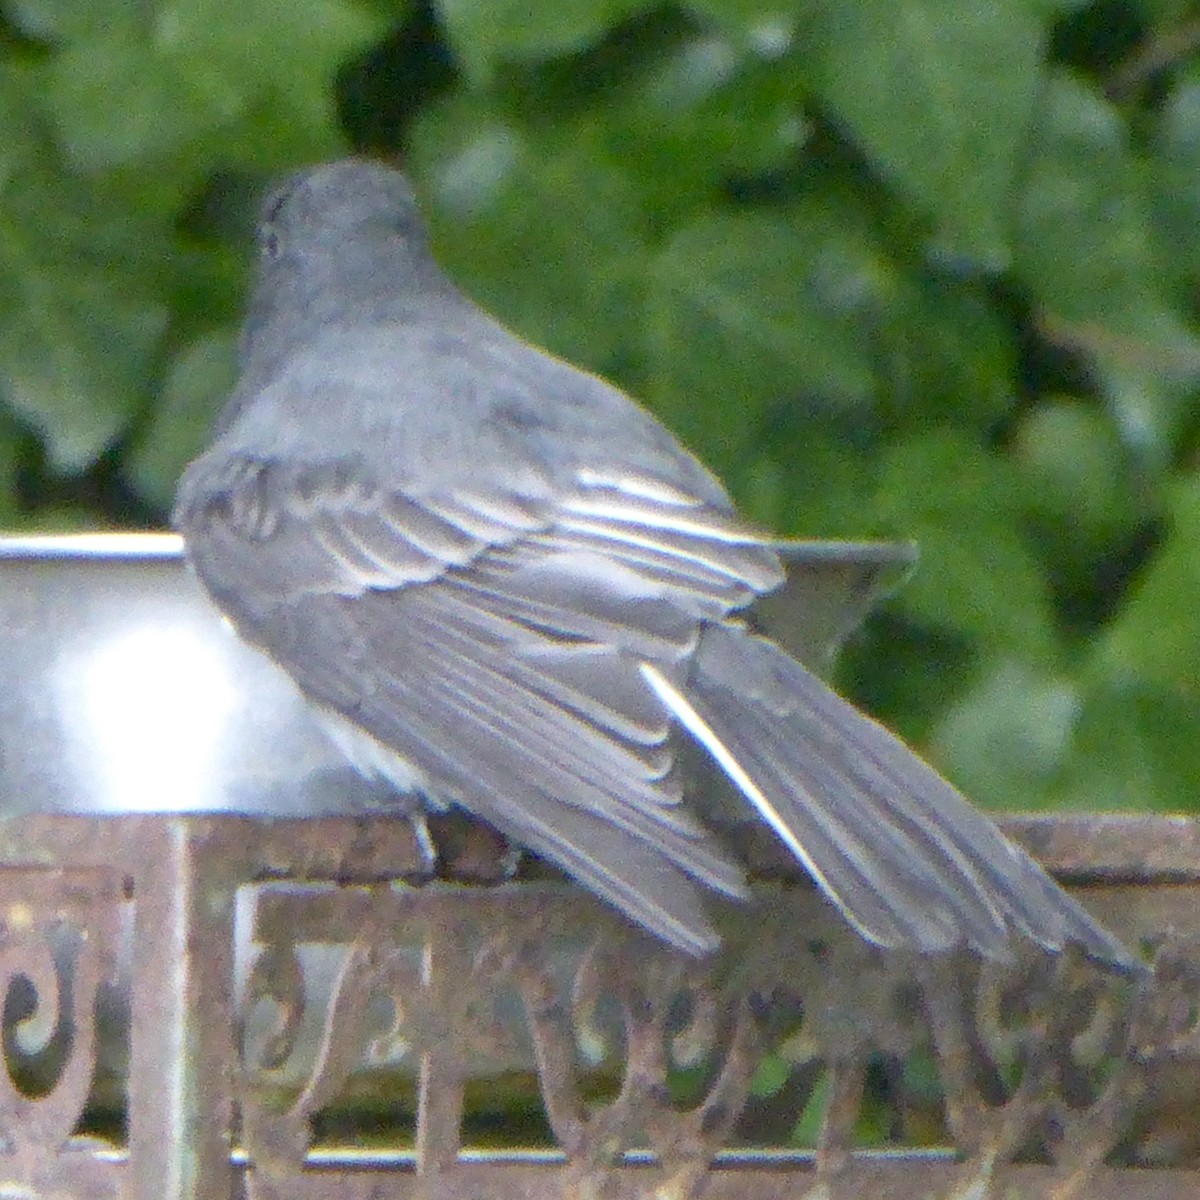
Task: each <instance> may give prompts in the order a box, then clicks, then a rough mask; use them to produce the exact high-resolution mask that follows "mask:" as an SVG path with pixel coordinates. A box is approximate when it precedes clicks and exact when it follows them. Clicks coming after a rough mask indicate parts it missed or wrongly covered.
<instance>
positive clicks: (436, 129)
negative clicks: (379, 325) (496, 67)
mask: <svg viewBox="0 0 1200 1200" xmlns="http://www.w3.org/2000/svg"><path fill="white" fill-rule="evenodd" d="M572 134H573V131H571V130H565V131H562V132H560V133H537V134H535V133H532V132H527V131H525V130H523V129H521V128H520V127H518V126H517V125H515V124H514V123H512V122H511V121H510V120H508V119H506V118H504V117H502V116H500V115H498V114H496V113H495V112H493V111H492V110H491V109H490V108H488V107H487V106H480V105H478V104H476V102H475V101H473V100H465V101H459V102H458V103H455V104H451V105H447V106H444V107H440V108H437V109H435V110H433V111H432V112H431V113H429V114H428V115H427V116H426V117H425V118H423V119H422V120H421V121H419V122H418V123H417V125H416V127H415V128H414V131H413V137H412V160H411V161H412V168H413V173H414V175H415V176H416V178H417V179H418V181H419V183H420V184H421V186H422V190H423V191H424V192H426V193H427V194H428V195H429V197H430V199H431V201H432V202H433V203H432V204H431V205H429V206H428V208H429V216H430V220H431V224H432V226H433V230H434V235H435V241H436V243H437V245H438V257H439V259H440V260H441V262H442V264H443V265H444V266H445V267H446V269H447V270H448V271H449V272H450V274H451V275H452V276H454V277H455V278H456V279H457V280H458V281H459V283H460V284H461V285H462V286H463V287H464V288H465V289H466V290H467V291H468V292H469V293H470V294H471V295H472V296H473V297H474V298H475V299H476V300H477V301H479V303H481V304H483V305H484V306H485V307H486V308H488V309H490V310H491V311H492V312H494V313H495V314H496V315H497V316H498V317H499V318H500V319H501V320H503V321H504V322H505V323H506V324H508V325H511V326H512V327H513V328H515V329H516V330H517V331H518V332H520V333H521V334H523V335H524V336H525V337H527V338H529V339H530V340H531V341H533V342H535V343H537V344H538V345H542V346H546V347H547V348H549V349H550V350H552V351H554V352H555V353H557V354H560V355H562V356H563V357H564V358H567V359H570V360H571V361H573V362H578V363H581V364H583V365H586V366H588V367H589V368H591V369H592V370H596V371H601V372H611V371H613V370H614V369H615V368H617V367H618V366H619V365H620V363H621V360H622V358H623V357H624V353H625V347H626V346H627V345H628V342H629V339H630V338H631V336H632V334H633V332H634V331H635V330H636V328H637V316H638V313H637V309H638V298H639V295H640V288H641V280H640V272H641V271H642V270H643V269H644V260H645V255H646V241H647V237H648V223H649V218H648V214H647V213H646V212H645V210H644V209H643V207H642V203H641V197H640V195H639V193H638V191H637V188H636V180H634V179H632V178H630V177H629V176H628V175H627V174H625V173H624V172H622V171H620V170H619V169H618V168H617V167H616V166H615V165H614V164H612V163H611V162H609V161H608V160H607V159H606V157H605V156H604V155H603V153H601V152H598V151H597V148H596V146H595V145H594V144H593V143H592V142H590V141H588V140H586V139H585V138H582V137H576V136H572Z"/></svg>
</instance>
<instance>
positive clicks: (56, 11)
mask: <svg viewBox="0 0 1200 1200" xmlns="http://www.w3.org/2000/svg"><path fill="white" fill-rule="evenodd" d="M4 11H5V14H6V15H7V16H8V18H9V19H10V20H11V21H12V22H13V24H14V25H15V26H16V27H17V28H18V29H19V30H20V31H21V32H22V33H23V34H24V35H25V36H26V37H29V38H34V39H37V40H38V41H46V42H62V41H86V40H91V39H95V38H99V37H102V36H103V35H105V34H111V33H113V32H114V31H121V32H124V33H126V34H130V35H132V34H134V33H135V32H136V30H137V26H138V24H139V22H140V20H141V18H142V16H143V13H144V6H143V5H142V4H141V3H140V2H139V0H88V3H86V4H80V3H79V0H6V3H5V5H4Z"/></svg>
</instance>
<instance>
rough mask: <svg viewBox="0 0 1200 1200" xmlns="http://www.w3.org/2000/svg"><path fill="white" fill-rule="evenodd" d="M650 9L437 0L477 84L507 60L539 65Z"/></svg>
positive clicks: (610, 3) (632, 2)
mask: <svg viewBox="0 0 1200 1200" xmlns="http://www.w3.org/2000/svg"><path fill="white" fill-rule="evenodd" d="M650 7H652V5H650V4H649V3H648V2H647V0H557V2H556V3H554V4H543V5H540V6H538V7H537V8H536V9H531V8H530V6H529V4H527V3H522V2H521V0H487V2H486V3H480V0H438V2H437V10H438V13H439V14H440V16H441V20H442V23H443V24H444V25H445V28H446V33H447V36H448V37H449V39H450V44H451V46H452V47H453V48H454V52H455V54H456V55H457V57H458V58H459V60H460V61H461V63H462V65H463V67H464V69H465V70H466V72H467V74H468V75H470V76H471V77H472V78H473V79H475V80H476V81H477V82H482V81H485V80H487V79H488V78H489V77H490V75H491V73H492V72H493V70H494V69H495V68H496V67H497V66H498V65H499V64H500V63H502V62H505V61H515V62H528V61H535V60H537V59H544V58H552V57H554V56H556V55H560V54H566V53H568V52H569V51H572V50H580V49H582V48H583V47H585V46H588V45H591V44H592V43H594V42H596V41H598V40H599V39H600V37H601V36H602V35H603V34H605V33H606V32H607V31H608V30H609V29H611V28H612V27H613V26H614V25H617V24H619V23H620V22H621V21H624V20H626V19H627V18H628V17H630V16H632V15H633V14H634V13H637V12H641V11H643V10H645V9H648V8H650Z"/></svg>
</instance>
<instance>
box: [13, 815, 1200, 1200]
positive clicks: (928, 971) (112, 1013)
mask: <svg viewBox="0 0 1200 1200" xmlns="http://www.w3.org/2000/svg"><path fill="white" fill-rule="evenodd" d="M0 829H2V833H0V854H2V859H3V863H4V864H5V866H4V869H3V870H0V917H2V926H0V929H2V939H0V971H2V973H3V985H4V989H5V997H6V1000H5V1009H4V1017H5V1042H4V1049H5V1064H6V1067H7V1069H6V1070H5V1071H0V1089H2V1091H0V1123H2V1138H3V1152H2V1153H0V1196H5V1197H8V1196H14V1197H15V1196H27V1195H44V1196H54V1197H56V1198H66V1197H79V1198H83V1197H87V1198H88V1200H92V1198H94V1197H101V1198H102V1197H114V1198H115V1197H134V1198H137V1200H150V1198H151V1197H154V1200H160V1198H163V1197H168V1198H173V1197H185V1196H186V1197H204V1198H208V1197H213V1198H218V1197H219V1198H220V1200H226V1197H230V1196H235V1197H237V1196H247V1197H256V1198H262V1200H267V1198H273V1197H279V1198H281V1200H282V1198H284V1197H287V1198H288V1200H307V1198H310V1197H311V1198H316V1197H326V1196H328V1197H334V1196H337V1197H349V1198H350V1200H356V1198H358V1197H363V1198H365V1197H377V1198H379V1200H383V1198H386V1197H393V1196H394V1197H407V1196H410V1195H411V1196H445V1197H497V1198H500V1197H508V1196H514V1197H515V1196H555V1195H564V1196H577V1197H590V1196H595V1197H601V1196H650V1195H653V1196H661V1197H681V1198H682V1197H686V1196H689V1195H693V1194H696V1193H697V1192H698V1191H699V1190H700V1189H701V1188H703V1191H704V1195H705V1196H711V1197H724V1196H729V1197H733V1196H747V1197H748V1196H756V1197H758V1196H762V1197H771V1196H780V1197H782V1196H785V1195H786V1196H797V1195H808V1194H811V1195H813V1196H818V1195H819V1196H822V1197H829V1198H836V1197H841V1196H845V1197H850V1196H862V1195H866V1194H871V1195H875V1196H878V1197H880V1198H881V1200H882V1198H884V1197H893V1196H894V1197H931V1196H938V1197H941V1196H946V1197H949V1196H966V1195H971V1196H978V1197H981V1198H982V1197H984V1196H987V1195H995V1196H1002V1195H1008V1194H1019V1195H1039V1196H1041V1195H1053V1196H1058V1197H1070V1196H1077V1195H1085V1194H1086V1195H1087V1196H1088V1197H1089V1200H1099V1198H1101V1197H1107V1196H1114V1197H1115V1196H1117V1195H1122V1196H1124V1195H1129V1194H1137V1195H1139V1196H1153V1197H1163V1198H1167V1197H1176V1196H1177V1197H1183V1196H1194V1195H1200V1169H1197V1167H1196V1166H1195V1154H1196V1150H1197V1143H1198V1141H1200V1138H1198V1133H1197V1127H1198V1125H1200V1123H1198V1122H1197V1121H1196V1119H1195V1111H1196V1101H1197V1098H1198V1093H1200V1061H1197V1057H1196V1056H1197V1053H1198V1051H1200V1042H1198V1034H1197V1029H1198V1021H1200V955H1198V954H1197V945H1198V944H1200V903H1198V901H1200V854H1198V853H1197V849H1198V842H1200V825H1198V824H1196V823H1193V822H1192V821H1189V820H1183V819H1171V818H1118V817H1109V818H1077V817H1059V818H1042V819H1035V820H1016V821H1010V822H1008V829H1009V832H1010V833H1012V834H1013V835H1014V836H1016V837H1017V838H1018V839H1019V840H1021V841H1022V842H1023V843H1024V844H1025V845H1026V846H1027V847H1028V848H1029V849H1030V850H1031V851H1032V852H1033V853H1034V854H1035V855H1037V856H1038V857H1039V858H1041V859H1042V860H1043V861H1044V862H1045V863H1046V864H1047V865H1048V866H1049V867H1050V868H1051V869H1052V870H1053V871H1055V872H1056V873H1057V874H1058V875H1059V876H1060V877H1061V878H1063V879H1064V880H1065V881H1066V882H1068V883H1069V884H1071V885H1072V886H1073V888H1074V889H1075V890H1076V892H1077V894H1078V895H1080V896H1081V898H1082V899H1083V900H1084V901H1085V903H1087V904H1088V905H1089V907H1091V908H1092V909H1093V910H1094V911H1095V912H1096V914H1097V915H1098V916H1099V917H1100V919H1102V920H1103V921H1105V922H1106V923H1107V924H1109V925H1110V927H1111V928H1113V930H1114V932H1116V933H1118V934H1119V935H1121V936H1122V937H1124V938H1125V939H1126V940H1127V941H1128V942H1129V943H1130V944H1136V945H1140V946H1142V947H1143V948H1144V950H1145V953H1146V955H1147V958H1148V960H1150V961H1152V962H1153V963H1154V966H1155V973H1154V978H1153V980H1152V981H1151V982H1150V983H1149V984H1148V985H1146V986H1144V987H1135V986H1134V985H1132V984H1130V983H1129V982H1127V981H1122V980H1114V979H1113V978H1111V977H1109V976H1106V975H1105V974H1103V973H1102V972H1100V971H1099V970H1097V969H1096V968H1094V967H1093V966H1091V965H1090V964H1088V963H1085V962H1081V961H1078V960H1077V959H1075V958H1073V957H1072V956H1071V955H1064V956H1059V957H1046V956H1041V955H1036V954H1033V953H1032V952H1030V953H1029V954H1028V956H1027V957H1025V958H1022V959H1021V960H1020V961H1016V962H1013V963H1011V964H1005V965H997V964H984V965H981V964H979V963H977V962H975V961H972V960H969V959H966V958H947V959H944V960H941V961H928V960H925V961H917V960H913V959H904V958H903V957H902V956H895V955H885V954H881V953H879V952H878V951H875V950H873V949H871V948H869V947H867V946H864V945H863V944H862V943H861V942H859V941H858V940H856V939H855V938H854V937H853V935H851V934H850V933H848V932H847V931H846V930H845V929H844V928H843V927H842V926H841V924H840V923H839V921H838V919H837V918H836V916H835V915H834V914H833V913H832V912H831V911H830V910H829V909H828V908H827V907H826V906H825V904H824V902H823V901H822V900H821V899H820V898H819V896H818V895H816V894H815V893H814V892H813V890H812V889H811V888H809V887H808V886H806V885H805V883H804V881H803V880H802V879H800V878H798V877H797V876H796V875H795V873H794V872H793V871H792V869H791V868H789V867H788V866H787V864H786V863H785V862H784V861H783V859H782V857H781V856H780V855H779V854H777V853H776V852H774V851H773V850H772V849H771V847H770V846H769V845H768V844H767V843H766V842H765V841H764V842H761V843H760V842H758V841H755V840H753V839H752V838H751V839H750V840H748V841H747V843H746V845H745V847H743V853H744V856H745V857H746V858H747V859H748V860H749V861H750V862H751V863H752V864H753V867H754V873H755V875H756V877H757V879H758V880H759V881H760V882H759V883H758V885H757V889H756V890H757V898H758V903H757V904H756V905H755V906H753V907H752V908H747V909H734V908H732V907H731V908H730V910H729V911H728V912H725V913H722V914H721V919H722V921H723V922H724V927H725V933H726V943H727V947H728V948H727V950H726V951H725V952H723V954H722V955H721V956H720V957H719V958H717V959H716V960H713V961H710V962H704V963H696V962H692V961H689V960H687V959H684V958H681V957H680V956H678V955H675V954H673V953H671V952H669V951H667V950H666V949H664V948H663V947H661V946H659V945H658V944H656V943H655V942H654V941H653V940H651V939H649V938H647V937H646V936H644V935H642V934H640V933H638V932H637V931H635V930H633V929H631V928H629V927H628V926H626V925H625V924H624V923H623V922H621V921H620V920H619V919H618V918H616V917H614V916H613V915H612V914H610V913H609V912H608V910H607V909H605V908H603V907H602V906H601V905H599V904H597V903H595V902H593V901H592V900H590V899H589V898H588V897H586V896H584V895H582V894H580V893H579V892H577V891H576V890H575V889H573V888H571V887H570V886H568V885H566V884H563V883H559V882H547V881H538V880H521V881H518V882H515V883H508V884H503V885H497V886H463V885H458V884H448V883H436V884H431V885H429V886H427V887H424V888H419V889H409V888H403V887H397V886H394V885H393V884H391V883H390V882H388V881H390V880H393V879H395V878H399V877H403V876H405V875H407V874H412V873H414V872H418V871H419V870H420V869H421V865H422V864H421V860H420V855H419V853H418V848H417V846H416V845H415V843H414V841H413V838H412V836H411V834H410V832H409V830H408V828H407V826H405V825H404V824H403V823H400V822H395V821H387V820H383V819H375V820H365V819H364V820H349V819H329V820H309V821H265V820H252V819H247V818H235V817H192V818H181V817H168V816H124V817H68V816H56V817H48V816H29V817H20V818H13V819H10V820H8V821H6V822H5V823H4V824H3V825H2V826H0ZM471 853H472V849H471V842H470V837H468V839H467V842H466V844H465V849H464V850H463V851H462V854H461V855H460V858H461V860H462V861H464V862H468V861H469V860H470V857H471ZM489 853H490V852H489V850H488V848H486V847H484V848H483V849H482V850H480V851H478V854H479V855H480V861H481V862H483V863H486V862H487V861H488V857H489ZM249 884H254V885H255V886H254V888H253V889H251V890H249V891H248V890H247V885H249ZM239 896H240V899H239ZM130 916H131V918H132V919H131V920H129V918H130ZM239 947H240V949H239ZM125 1048H127V1051H128V1055H127V1061H126V1060H125V1057H124V1055H123V1054H122V1050H123V1049H125ZM363 1078H368V1079H370V1078H374V1079H376V1080H383V1081H384V1082H385V1083H386V1084H387V1086H384V1087H379V1086H376V1088H375V1091H374V1092H367V1091H364V1090H363V1088H362V1087H361V1086H360V1085H359V1084H358V1083H357V1082H356V1081H360V1080H362V1079H363ZM514 1080H516V1081H518V1082H519V1083H521V1085H522V1086H526V1087H527V1089H528V1091H529V1095H530V1097H531V1099H532V1100H535V1101H537V1103H538V1106H539V1107H540V1110H541V1112H542V1114H544V1120H543V1121H542V1122H541V1126H540V1127H541V1128H542V1129H543V1131H544V1134H545V1136H544V1138H543V1139H542V1144H540V1145H537V1146H535V1147H532V1148H530V1149H526V1150H511V1149H506V1150H489V1149H487V1148H486V1146H485V1145H484V1144H483V1143H484V1142H485V1141H491V1140H494V1137H495V1135H496V1131H495V1130H488V1131H487V1137H486V1138H485V1137H483V1136H482V1135H480V1134H479V1131H478V1122H477V1121H476V1120H475V1117H474V1116H473V1108H474V1107H475V1106H476V1102H475V1097H476V1096H477V1095H479V1094H481V1092H483V1091H486V1090H487V1089H488V1088H489V1087H490V1088H493V1089H494V1088H495V1087H496V1086H498V1083H497V1081H500V1082H501V1083H504V1085H505V1086H511V1085H512V1081H514ZM406 1081H407V1082H406ZM481 1081H483V1082H481ZM393 1085H394V1086H393ZM368 1094H369V1095H371V1096H373V1097H375V1103H374V1107H371V1106H369V1105H367V1104H366V1102H365V1100H364V1096H367V1095H368ZM114 1097H115V1099H114ZM106 1103H107V1104H109V1105H110V1106H111V1105H112V1104H115V1105H116V1108H117V1109H118V1115H119V1122H118V1124H119V1125H123V1126H124V1131H125V1132H122V1131H121V1130H120V1129H118V1131H117V1132H115V1133H112V1134H111V1136H109V1135H105V1136H99V1135H98V1134H97V1133H95V1132H93V1133H92V1134H90V1135H88V1136H82V1135H81V1132H80V1131H81V1130H85V1129H88V1128H92V1127H94V1126H95V1120H94V1113H95V1112H96V1111H97V1110H100V1109H103V1108H104V1107H105V1104H106ZM368 1108H369V1109H370V1112H369V1114H368V1117H367V1118H364V1116H363V1114H364V1111H366V1109H368ZM330 1114H334V1117H333V1118H331V1117H330ZM356 1120H357V1121H358V1124H357V1125H355V1124H354V1122H355V1121H356ZM473 1122H474V1123H473ZM473 1131H474V1132H473ZM499 1133H500V1134H504V1130H500V1131H499ZM513 1136H514V1135H513V1133H512V1132H511V1131H510V1132H509V1134H508V1138H509V1140H510V1141H511V1140H512V1139H513ZM798 1140H807V1141H811V1146H809V1147H807V1148H800V1149H798V1148H797V1147H796V1145H795V1143H796V1142H797V1141H798ZM864 1141H866V1142H869V1143H871V1144H870V1146H869V1147H868V1148H863V1142H864ZM1135 1189H1136V1192H1135Z"/></svg>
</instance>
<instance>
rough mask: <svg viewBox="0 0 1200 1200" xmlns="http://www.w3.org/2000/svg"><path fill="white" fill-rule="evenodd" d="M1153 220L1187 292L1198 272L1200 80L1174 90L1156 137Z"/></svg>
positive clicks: (1168, 262)
mask: <svg viewBox="0 0 1200 1200" xmlns="http://www.w3.org/2000/svg"><path fill="white" fill-rule="evenodd" d="M1154 150H1155V159H1154V166H1155V168H1156V169H1155V170H1154V172H1153V173H1152V175H1151V179H1152V181H1153V186H1154V210H1153V212H1154V219H1155V227H1156V232H1157V234H1158V238H1159V245H1160V247H1161V250H1160V257H1161V260H1162V263H1163V265H1164V267H1165V269H1166V270H1167V271H1169V272H1170V273H1171V275H1172V276H1173V277H1174V279H1175V280H1176V282H1177V285H1178V286H1179V287H1180V289H1181V291H1184V292H1185V293H1186V291H1187V290H1189V289H1190V287H1191V286H1192V285H1193V284H1194V281H1195V279H1196V277H1197V276H1200V236H1198V234H1200V79H1198V78H1196V76H1195V74H1193V75H1192V76H1191V77H1190V78H1189V79H1188V80H1187V81H1185V82H1183V83H1180V84H1179V86H1177V87H1175V88H1174V89H1172V91H1171V94H1170V96H1169V97H1168V98H1167V101H1166V103H1165V105H1164V106H1163V109H1162V112H1161V113H1160V115H1159V127H1158V131H1157V137H1156V139H1155V146H1154Z"/></svg>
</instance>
